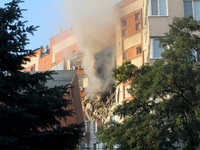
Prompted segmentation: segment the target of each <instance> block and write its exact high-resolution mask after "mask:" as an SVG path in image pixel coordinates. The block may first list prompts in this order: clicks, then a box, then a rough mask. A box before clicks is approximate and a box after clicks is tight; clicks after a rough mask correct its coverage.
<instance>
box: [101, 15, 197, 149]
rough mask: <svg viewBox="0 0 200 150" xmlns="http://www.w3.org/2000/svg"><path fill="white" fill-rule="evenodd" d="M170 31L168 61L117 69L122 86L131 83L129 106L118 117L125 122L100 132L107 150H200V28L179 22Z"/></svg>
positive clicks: (163, 41)
mask: <svg viewBox="0 0 200 150" xmlns="http://www.w3.org/2000/svg"><path fill="white" fill-rule="evenodd" d="M169 27H170V31H169V33H167V34H165V37H162V38H160V43H161V45H162V46H163V48H164V50H165V51H164V52H163V54H162V59H158V60H156V61H155V63H154V64H153V65H152V66H150V65H143V66H142V67H140V68H138V67H136V66H134V65H133V64H131V63H130V62H126V63H124V64H123V65H122V66H120V67H118V68H116V69H115V70H114V76H115V78H116V80H117V81H118V84H120V83H122V82H123V81H125V80H127V79H128V80H131V81H132V82H131V88H130V89H129V92H130V94H131V95H132V96H133V97H134V98H133V100H132V101H130V102H129V103H125V104H124V105H123V106H122V105H120V106H118V107H117V108H116V109H115V111H114V115H118V116H121V118H124V119H123V121H122V123H117V122H108V123H106V124H105V125H103V126H102V127H101V128H100V130H99V131H98V133H97V136H98V139H99V142H103V143H106V144H105V148H106V147H107V148H108V147H109V148H112V146H113V145H114V144H119V145H120V148H119V149H123V147H126V149H138V150H139V149H145V150H146V149H148V150H156V149H159V150H162V149H177V148H178V147H180V146H182V147H183V148H184V149H188V150H191V149H198V148H199V146H200V74H199V69H200V65H199V62H198V59H197V54H199V52H200V44H199V43H200V37H199V31H200V23H199V22H198V21H196V20H194V19H193V18H192V17H189V18H174V19H173V23H172V24H171V25H169Z"/></svg>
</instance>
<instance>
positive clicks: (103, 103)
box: [84, 85, 116, 122]
mask: <svg viewBox="0 0 200 150" xmlns="http://www.w3.org/2000/svg"><path fill="white" fill-rule="evenodd" d="M115 90H116V88H115V85H111V87H110V90H109V91H107V92H98V93H97V94H95V96H89V95H87V96H86V97H85V100H84V110H85V112H86V114H87V116H88V117H89V120H91V121H94V120H96V119H99V120H102V121H103V122H104V121H105V120H106V118H108V117H109V116H111V115H112V109H113V106H114V104H115Z"/></svg>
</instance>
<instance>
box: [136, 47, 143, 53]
mask: <svg viewBox="0 0 200 150" xmlns="http://www.w3.org/2000/svg"><path fill="white" fill-rule="evenodd" d="M140 53H142V47H141V46H139V47H137V54H140Z"/></svg>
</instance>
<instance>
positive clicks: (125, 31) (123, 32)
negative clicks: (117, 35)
mask: <svg viewBox="0 0 200 150" xmlns="http://www.w3.org/2000/svg"><path fill="white" fill-rule="evenodd" d="M126 35H127V30H126V29H124V30H122V37H124V36H126Z"/></svg>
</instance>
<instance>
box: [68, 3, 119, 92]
mask: <svg viewBox="0 0 200 150" xmlns="http://www.w3.org/2000/svg"><path fill="white" fill-rule="evenodd" d="M65 10H66V14H67V16H68V18H70V20H71V21H72V26H73V34H74V35H75V37H76V40H77V44H78V46H79V48H80V51H81V52H82V53H83V54H84V59H83V66H84V70H85V73H86V74H87V76H88V78H89V85H88V88H87V91H86V92H87V93H88V94H90V95H93V94H96V93H97V92H103V91H105V90H106V89H107V88H108V87H109V85H110V84H111V83H113V82H114V80H113V78H112V70H113V68H114V67H115V55H114V54H115V46H114V41H115V34H114V33H115V32H114V30H115V29H114V22H115V17H114V0H73V1H68V2H66V7H65Z"/></svg>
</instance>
